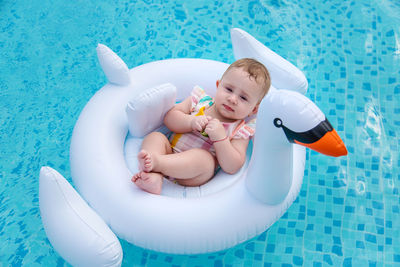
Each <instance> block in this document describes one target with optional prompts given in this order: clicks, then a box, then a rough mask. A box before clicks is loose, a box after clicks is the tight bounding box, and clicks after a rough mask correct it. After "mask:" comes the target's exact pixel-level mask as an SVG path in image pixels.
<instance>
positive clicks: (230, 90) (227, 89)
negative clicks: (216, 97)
mask: <svg viewBox="0 0 400 267" xmlns="http://www.w3.org/2000/svg"><path fill="white" fill-rule="evenodd" d="M225 89H226V91H228V92H233V90H232V89H231V88H229V87H226V88H225Z"/></svg>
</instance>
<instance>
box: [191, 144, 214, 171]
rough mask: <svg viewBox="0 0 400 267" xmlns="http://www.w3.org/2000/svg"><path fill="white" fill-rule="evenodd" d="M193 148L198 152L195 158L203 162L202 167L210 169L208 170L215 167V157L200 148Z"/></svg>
mask: <svg viewBox="0 0 400 267" xmlns="http://www.w3.org/2000/svg"><path fill="white" fill-rule="evenodd" d="M193 150H195V151H196V153H197V154H198V155H197V158H198V160H199V161H201V162H202V163H203V164H204V165H203V167H204V168H205V169H210V170H214V169H215V165H216V160H215V157H214V156H213V155H212V154H211V153H210V152H208V151H207V150H204V149H201V148H194V149H193Z"/></svg>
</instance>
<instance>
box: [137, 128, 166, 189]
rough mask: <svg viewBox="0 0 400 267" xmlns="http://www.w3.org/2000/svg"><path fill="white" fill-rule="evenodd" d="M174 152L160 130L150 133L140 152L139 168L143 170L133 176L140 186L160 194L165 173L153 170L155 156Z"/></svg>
mask: <svg viewBox="0 0 400 267" xmlns="http://www.w3.org/2000/svg"><path fill="white" fill-rule="evenodd" d="M167 153H172V149H171V146H170V144H169V141H168V139H167V137H166V136H165V135H163V134H162V133H159V132H153V133H150V134H149V135H147V136H146V137H145V139H144V140H143V142H142V150H141V151H140V152H139V154H138V161H139V169H140V170H142V171H140V172H138V173H136V174H135V175H133V177H132V182H134V183H135V184H136V185H137V186H138V187H139V188H141V189H143V190H144V191H147V192H149V193H153V194H160V193H161V189H162V182H163V175H162V174H161V173H157V172H152V171H153V168H154V164H155V161H154V159H155V156H156V155H158V154H160V155H163V154H167Z"/></svg>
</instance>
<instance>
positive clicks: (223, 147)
mask: <svg viewBox="0 0 400 267" xmlns="http://www.w3.org/2000/svg"><path fill="white" fill-rule="evenodd" d="M205 131H206V132H207V134H208V135H209V136H210V138H211V140H212V141H214V148H215V152H216V155H217V160H218V163H219V165H220V166H221V168H222V169H223V170H224V171H225V172H227V173H229V174H234V173H236V172H237V171H238V170H239V169H240V168H241V167H242V166H243V164H244V162H245V160H246V150H247V145H248V144H249V140H248V139H232V140H229V138H228V136H226V131H225V129H224V127H223V126H222V124H221V122H220V121H219V120H217V119H213V120H211V121H210V122H209V123H208V125H207V127H206V130H205Z"/></svg>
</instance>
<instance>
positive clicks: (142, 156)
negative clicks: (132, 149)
mask: <svg viewBox="0 0 400 267" xmlns="http://www.w3.org/2000/svg"><path fill="white" fill-rule="evenodd" d="M137 157H138V161H139V170H141V171H144V172H151V171H152V170H153V168H154V160H153V158H152V156H151V155H150V153H149V152H147V151H146V150H141V151H140V152H139V154H138V156H137Z"/></svg>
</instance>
